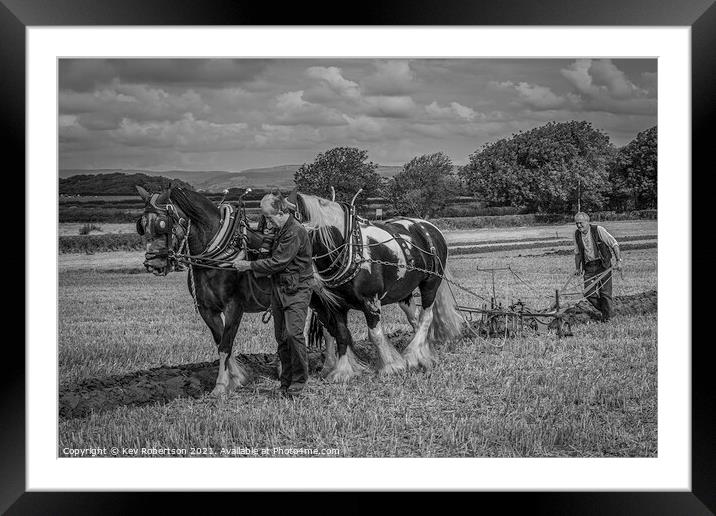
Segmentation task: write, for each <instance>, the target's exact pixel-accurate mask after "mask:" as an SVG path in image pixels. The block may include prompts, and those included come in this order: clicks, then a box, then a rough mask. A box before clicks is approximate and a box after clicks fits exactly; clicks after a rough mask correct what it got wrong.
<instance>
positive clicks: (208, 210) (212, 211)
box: [169, 187, 221, 227]
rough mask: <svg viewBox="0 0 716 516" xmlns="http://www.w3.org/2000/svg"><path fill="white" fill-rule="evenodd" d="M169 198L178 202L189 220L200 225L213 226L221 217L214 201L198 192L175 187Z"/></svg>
mask: <svg viewBox="0 0 716 516" xmlns="http://www.w3.org/2000/svg"><path fill="white" fill-rule="evenodd" d="M169 199H170V200H171V201H173V202H174V203H176V205H177V206H178V207H179V208H180V209H181V210H182V211H183V212H184V213H185V214H186V216H187V217H188V218H189V220H191V221H193V222H195V223H198V224H200V225H204V226H208V227H211V226H212V225H213V224H215V223H216V221H217V219H220V218H221V213H220V212H219V209H218V208H217V207H216V206H214V203H213V202H211V201H210V200H209V199H207V198H206V197H204V196H203V195H201V194H200V193H198V192H194V191H192V190H186V189H185V188H181V187H174V188H172V189H171V190H170V191H169Z"/></svg>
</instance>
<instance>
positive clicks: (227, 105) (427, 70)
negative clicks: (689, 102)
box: [58, 59, 657, 172]
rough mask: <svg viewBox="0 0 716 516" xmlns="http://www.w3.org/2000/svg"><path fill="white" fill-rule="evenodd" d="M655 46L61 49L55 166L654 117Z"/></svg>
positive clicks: (195, 166) (455, 150) (408, 149)
mask: <svg viewBox="0 0 716 516" xmlns="http://www.w3.org/2000/svg"><path fill="white" fill-rule="evenodd" d="M656 63H657V62H656V59H615V60H609V59H342V60H341V59H62V60H60V63H59V117H58V120H59V165H60V169H104V168H123V169H146V170H227V171H237V172H238V171H241V170H245V169H249V168H260V167H271V166H276V165H284V164H299V165H300V164H302V163H310V162H312V161H313V160H314V159H315V158H316V156H317V155H318V154H319V153H321V152H325V151H327V150H329V149H331V148H333V147H338V146H345V147H358V148H360V149H365V150H367V151H368V159H369V160H370V161H373V162H375V163H378V164H380V165H403V164H404V163H406V162H407V161H409V160H410V159H412V158H413V157H415V156H419V155H422V154H429V153H433V152H444V153H445V154H447V155H448V156H449V157H450V158H451V159H452V161H453V163H455V164H456V165H463V164H465V163H466V162H467V161H468V159H469V155H470V154H471V153H473V152H475V151H478V150H479V149H480V148H481V147H482V146H483V145H484V144H486V143H489V142H493V141H496V140H498V139H501V138H505V137H509V136H511V135H512V134H515V133H517V132H519V131H524V130H529V129H532V128H534V127H538V126H540V125H543V124H545V123H547V122H549V121H553V120H554V121H558V122H559V121H568V120H586V121H588V122H591V123H592V125H593V127H594V128H596V129H599V130H601V131H603V132H604V133H606V134H607V135H608V136H609V138H610V139H611V141H612V143H614V145H616V146H622V145H624V144H626V143H628V142H629V141H630V140H632V139H633V138H634V137H635V136H636V134H637V133H638V132H640V131H643V130H645V129H648V128H649V127H652V126H654V125H656V122H657V117H656V115H657V64H656Z"/></svg>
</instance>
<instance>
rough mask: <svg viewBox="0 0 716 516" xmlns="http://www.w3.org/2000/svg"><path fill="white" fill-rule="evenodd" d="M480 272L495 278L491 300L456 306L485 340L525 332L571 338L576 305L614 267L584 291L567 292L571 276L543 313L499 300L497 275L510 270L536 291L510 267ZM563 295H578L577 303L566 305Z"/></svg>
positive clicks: (592, 281) (518, 302)
mask: <svg viewBox="0 0 716 516" xmlns="http://www.w3.org/2000/svg"><path fill="white" fill-rule="evenodd" d="M477 270H478V271H479V272H489V273H491V275H492V297H491V298H490V299H489V302H488V300H487V299H485V298H483V297H482V296H477V294H475V293H473V295H474V296H477V297H480V298H481V299H483V300H484V301H485V303H483V305H482V306H481V307H472V306H465V305H460V304H458V305H457V309H458V310H459V311H460V312H462V313H464V314H465V315H464V316H463V318H464V319H465V322H466V323H467V324H468V325H469V326H470V328H471V329H472V330H473V331H474V332H476V333H477V334H478V335H480V336H482V337H504V338H507V337H514V336H518V335H523V334H524V332H525V330H528V331H530V332H532V333H538V334H539V333H547V332H550V331H554V332H555V333H556V335H557V336H558V337H568V336H572V335H573V333H572V326H571V314H572V312H573V309H574V308H575V307H576V306H577V304H578V303H579V302H580V301H582V300H583V299H584V298H585V297H586V295H587V294H591V292H590V291H591V290H592V289H594V290H595V291H596V290H598V289H599V286H600V283H599V281H600V280H602V279H603V278H605V277H606V276H607V275H608V274H610V273H611V271H612V269H611V267H610V268H609V269H607V270H605V271H604V272H602V273H601V274H599V275H597V276H595V277H593V278H591V279H590V283H589V284H588V285H587V286H586V288H585V289H584V290H583V291H580V292H567V293H565V292H564V290H565V289H566V288H567V287H568V286H569V284H570V283H571V282H572V280H573V279H574V278H575V277H576V276H575V275H574V274H570V277H569V278H568V279H567V281H566V282H565V283H564V285H563V286H562V288H560V289H556V290H555V291H554V298H553V302H552V304H551V306H550V307H549V308H547V309H544V310H535V309H533V308H530V307H528V306H527V305H526V304H525V303H524V302H523V301H522V300H520V299H518V300H517V301H516V302H513V303H511V304H509V305H507V306H505V305H503V304H502V303H501V302H499V301H497V296H496V289H495V272H498V271H509V272H510V273H512V274H513V275H514V276H515V277H516V278H517V279H518V281H520V282H521V283H523V284H525V285H526V286H528V287H530V288H531V289H533V290H534V288H533V287H532V286H531V285H529V284H528V283H527V282H526V281H525V280H523V279H522V278H521V277H520V276H519V275H518V274H517V273H516V272H515V271H514V270H513V269H512V268H511V267H498V268H491V269H480V268H478V269H477ZM563 296H579V298H578V299H577V300H576V301H574V300H573V301H571V302H569V303H564V302H563V299H562V297H563Z"/></svg>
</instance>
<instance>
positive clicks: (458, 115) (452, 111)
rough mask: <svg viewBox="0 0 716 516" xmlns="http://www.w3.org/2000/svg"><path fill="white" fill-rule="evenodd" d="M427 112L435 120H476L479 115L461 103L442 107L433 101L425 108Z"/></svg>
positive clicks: (452, 103) (451, 103)
mask: <svg viewBox="0 0 716 516" xmlns="http://www.w3.org/2000/svg"><path fill="white" fill-rule="evenodd" d="M425 111H426V112H427V113H428V115H429V116H431V117H433V118H441V119H446V120H450V119H462V120H469V121H472V120H475V118H477V116H478V113H477V112H476V111H475V110H474V109H472V108H470V107H467V106H463V105H462V104H460V103H459V102H450V105H449V106H445V107H442V106H440V104H438V103H437V101H433V102H432V103H431V104H428V105H427V106H425Z"/></svg>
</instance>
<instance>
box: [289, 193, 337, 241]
mask: <svg viewBox="0 0 716 516" xmlns="http://www.w3.org/2000/svg"><path fill="white" fill-rule="evenodd" d="M296 197H297V200H298V202H297V203H296V204H297V207H298V209H299V210H300V212H301V215H302V216H303V221H304V222H303V224H304V226H305V227H306V229H307V230H309V231H316V232H317V235H318V238H319V239H320V240H321V242H323V244H324V245H325V246H326V247H327V248H328V249H335V248H336V247H338V245H339V243H338V242H336V239H335V232H333V231H331V228H335V229H337V230H338V231H339V233H340V234H341V237H343V238H345V234H344V232H345V228H344V222H345V216H346V215H345V213H344V211H343V207H342V206H341V205H340V204H338V203H337V202H334V201H329V200H328V199H324V198H322V197H318V196H315V195H310V194H304V193H299V194H297V195H296ZM341 243H342V242H341Z"/></svg>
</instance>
